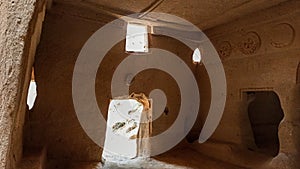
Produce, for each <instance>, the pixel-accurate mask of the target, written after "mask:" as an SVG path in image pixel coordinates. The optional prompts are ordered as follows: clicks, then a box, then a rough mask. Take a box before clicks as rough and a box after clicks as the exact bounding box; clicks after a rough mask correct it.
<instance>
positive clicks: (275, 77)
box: [204, 1, 300, 168]
mask: <svg viewBox="0 0 300 169" xmlns="http://www.w3.org/2000/svg"><path fill="white" fill-rule="evenodd" d="M297 6H299V1H289V2H287V3H284V4H282V5H279V6H276V7H273V8H270V9H267V10H264V11H261V12H258V13H254V14H251V15H248V16H245V17H242V18H240V19H238V20H236V21H234V22H231V23H227V24H225V25H221V26H218V27H216V28H213V29H210V30H207V31H206V33H207V36H208V37H209V38H210V39H211V40H212V41H213V43H214V45H215V47H216V49H217V51H218V52H219V54H220V57H221V59H222V62H223V65H224V68H225V73H226V77H227V87H228V96H227V102H226V107H225V112H224V114H223V118H222V121H221V124H220V126H219V127H218V128H217V130H216V132H215V134H214V135H213V138H212V140H214V141H215V142H218V141H220V144H221V142H222V143H224V142H227V143H230V144H234V145H237V146H239V147H244V148H245V149H247V145H246V144H245V142H244V141H245V140H244V138H245V137H252V136H251V134H252V133H251V129H249V119H248V117H246V114H247V112H246V111H245V105H246V104H245V103H244V100H243V92H245V91H275V92H276V93H277V94H278V96H279V99H280V102H281V106H282V108H283V112H284V119H283V120H282V122H281V123H280V126H279V140H280V150H279V155H278V156H277V157H276V158H274V159H273V160H272V162H271V163H269V165H270V166H273V167H275V168H276V165H278V166H277V168H280V167H283V166H285V167H286V166H289V167H290V168H297V167H299V164H298V163H297V162H296V161H295V159H297V158H298V159H299V154H298V153H297V152H299V151H300V136H299V134H297V133H300V120H299V119H300V115H299V112H298V109H297V107H299V106H297V105H298V104H299V102H300V97H299V94H297V91H299V86H297V85H296V83H297V82H298V83H299V68H298V64H299V61H300V50H299V49H300V36H299V34H300V22H299V21H300V15H299V14H300V10H299V8H297ZM297 69H298V74H297ZM295 77H297V80H296V78H295ZM296 81H297V82H296ZM224 133H226V134H224ZM204 147H205V145H204ZM208 154H210V152H208ZM212 154H214V153H212ZM219 154H221V153H219ZM213 156H218V155H217V154H216V153H215V154H214V155H213ZM222 158H223V159H225V158H226V159H228V155H227V156H226V157H220V159H222ZM283 158H287V159H286V160H283ZM237 161H238V160H234V159H232V162H233V163H234V162H237ZM296 166H297V167H296Z"/></svg>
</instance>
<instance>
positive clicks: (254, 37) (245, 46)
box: [238, 32, 261, 55]
mask: <svg viewBox="0 0 300 169" xmlns="http://www.w3.org/2000/svg"><path fill="white" fill-rule="evenodd" d="M260 46H261V39H260V37H259V35H258V33H256V32H248V33H246V34H245V35H244V36H243V38H242V40H241V41H240V42H239V44H238V48H239V50H240V51H241V52H242V53H243V54H245V55H251V54H254V53H255V52H257V51H258V50H259V48H260Z"/></svg>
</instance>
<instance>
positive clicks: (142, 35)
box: [125, 23, 149, 53]
mask: <svg viewBox="0 0 300 169" xmlns="http://www.w3.org/2000/svg"><path fill="white" fill-rule="evenodd" d="M125 49H126V52H137V53H144V52H148V50H149V49H148V31H147V26H146V25H141V24H132V23H128V24H127V33H126V47H125Z"/></svg>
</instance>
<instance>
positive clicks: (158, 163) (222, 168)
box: [47, 147, 243, 169]
mask: <svg viewBox="0 0 300 169" xmlns="http://www.w3.org/2000/svg"><path fill="white" fill-rule="evenodd" d="M61 168H63V169H128V168H130V169H243V167H239V166H235V165H232V164H228V163H224V162H221V161H218V160H215V159H212V158H209V157H206V156H204V155H201V154H200V153H198V152H196V151H195V150H193V149H191V148H187V147H186V148H178V149H175V150H172V151H169V152H167V153H165V154H162V155H159V156H156V157H154V158H151V159H147V160H134V161H132V162H128V161H127V162H121V163H119V164H118V165H116V164H112V163H105V164H104V165H102V164H101V163H100V162H95V163H86V162H81V163H70V164H65V165H64V166H62V165H61V164H59V162H57V163H56V164H55V162H51V163H49V164H48V167H47V169H61Z"/></svg>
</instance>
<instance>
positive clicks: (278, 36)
mask: <svg viewBox="0 0 300 169" xmlns="http://www.w3.org/2000/svg"><path fill="white" fill-rule="evenodd" d="M295 35H296V31H295V29H294V28H293V26H292V25H291V24H289V23H279V24H277V25H275V26H273V27H272V28H271V31H270V41H271V42H270V44H271V45H272V46H273V47H275V48H284V47H288V46H290V45H291V44H293V42H294V40H295Z"/></svg>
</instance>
